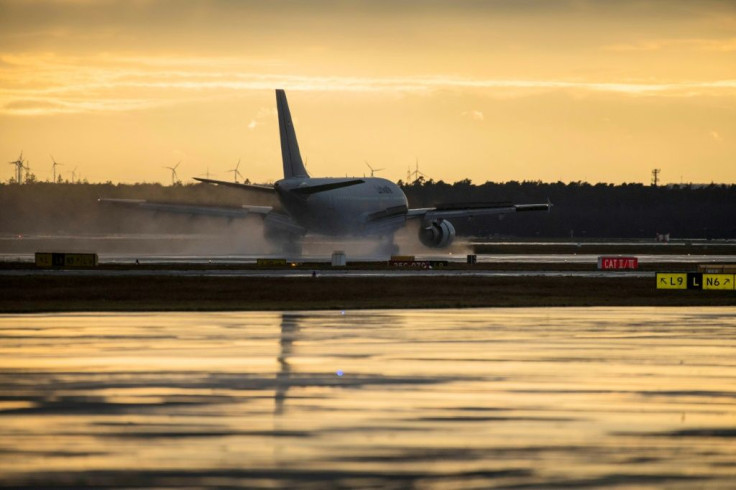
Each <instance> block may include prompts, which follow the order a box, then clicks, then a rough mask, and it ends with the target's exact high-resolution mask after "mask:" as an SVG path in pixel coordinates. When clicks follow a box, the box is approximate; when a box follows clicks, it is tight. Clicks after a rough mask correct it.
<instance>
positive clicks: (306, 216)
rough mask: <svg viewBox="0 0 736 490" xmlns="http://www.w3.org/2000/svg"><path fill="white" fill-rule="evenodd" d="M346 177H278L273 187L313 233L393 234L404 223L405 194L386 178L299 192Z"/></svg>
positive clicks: (286, 206) (282, 203) (375, 178)
mask: <svg viewBox="0 0 736 490" xmlns="http://www.w3.org/2000/svg"><path fill="white" fill-rule="evenodd" d="M344 180H345V179H334V178H303V177H292V178H288V179H283V180H279V181H278V182H276V184H275V185H274V187H275V189H276V192H277V194H278V197H279V200H280V202H281V205H282V206H283V207H284V209H285V210H286V211H287V212H288V213H289V215H290V216H291V217H292V218H293V219H294V220H295V221H296V222H297V223H298V224H299V225H300V226H303V227H304V228H306V229H308V230H309V231H310V232H315V233H319V234H324V235H346V234H348V235H375V234H384V233H390V232H393V231H395V230H396V229H398V228H400V227H401V226H403V224H404V222H405V217H406V211H407V209H408V201H407V199H406V195H404V192H403V191H402V190H401V188H400V187H399V186H398V185H396V184H394V183H393V182H391V181H389V180H386V179H381V178H378V177H368V178H362V179H359V180H360V181H361V183H358V184H355V185H351V186H349V187H342V188H337V189H332V190H329V191H325V192H319V193H315V194H304V193H301V192H300V188H306V187H310V186H323V185H330V184H333V183H339V182H343V181H344ZM379 218H380V220H379ZM386 218H389V219H388V220H387V219H386ZM391 218H393V219H391ZM377 221H380V223H381V225H380V226H378V225H374V222H377Z"/></svg>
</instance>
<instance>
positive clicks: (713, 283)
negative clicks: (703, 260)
mask: <svg viewBox="0 0 736 490" xmlns="http://www.w3.org/2000/svg"><path fill="white" fill-rule="evenodd" d="M733 282H734V275H733V274H703V289H727V290H732V289H734V285H733Z"/></svg>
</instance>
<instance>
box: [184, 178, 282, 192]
mask: <svg viewBox="0 0 736 490" xmlns="http://www.w3.org/2000/svg"><path fill="white" fill-rule="evenodd" d="M194 180H197V181H199V182H204V183H205V184H215V185H224V186H228V187H235V188H238V189H245V190H249V191H256V192H267V193H269V194H272V193H274V192H276V189H274V187H273V186H272V185H264V184H240V183H238V182H227V181H225V180H214V179H203V178H201V177H194Z"/></svg>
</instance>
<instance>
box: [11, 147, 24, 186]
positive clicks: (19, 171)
mask: <svg viewBox="0 0 736 490" xmlns="http://www.w3.org/2000/svg"><path fill="white" fill-rule="evenodd" d="M9 163H10V164H11V165H15V179H16V180H17V182H18V183H19V184H21V183H22V181H23V169H24V168H25V167H24V166H23V150H21V152H20V156H19V157H18V159H17V160H16V161H14V162H9Z"/></svg>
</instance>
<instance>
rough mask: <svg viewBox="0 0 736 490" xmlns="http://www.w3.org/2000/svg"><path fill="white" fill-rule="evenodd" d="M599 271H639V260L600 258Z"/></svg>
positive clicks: (630, 258) (635, 258) (632, 258)
mask: <svg viewBox="0 0 736 490" xmlns="http://www.w3.org/2000/svg"><path fill="white" fill-rule="evenodd" d="M598 268H599V269H605V270H610V269H615V270H619V269H638V268H639V259H638V258H637V257H598Z"/></svg>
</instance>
